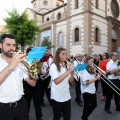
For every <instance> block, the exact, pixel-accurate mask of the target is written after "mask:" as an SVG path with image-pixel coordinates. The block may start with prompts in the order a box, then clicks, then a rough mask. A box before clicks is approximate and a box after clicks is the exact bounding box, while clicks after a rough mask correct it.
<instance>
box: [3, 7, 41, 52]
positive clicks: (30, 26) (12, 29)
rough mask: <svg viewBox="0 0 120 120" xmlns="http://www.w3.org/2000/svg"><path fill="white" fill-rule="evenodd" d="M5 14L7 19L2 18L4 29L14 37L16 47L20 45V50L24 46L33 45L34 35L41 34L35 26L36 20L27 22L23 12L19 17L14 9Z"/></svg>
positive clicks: (25, 14)
mask: <svg viewBox="0 0 120 120" xmlns="http://www.w3.org/2000/svg"><path fill="white" fill-rule="evenodd" d="M7 12H8V15H9V17H6V18H4V21H5V22H6V28H7V29H8V31H9V33H11V34H13V35H14V36H15V39H16V41H17V45H21V48H22V50H24V47H25V46H26V45H33V44H34V42H35V40H36V35H37V34H38V33H40V32H41V29H40V28H39V27H38V26H37V24H36V23H37V20H36V19H32V20H29V19H28V15H27V13H26V12H25V11H24V12H22V14H21V15H20V14H19V13H18V11H17V10H16V9H13V10H12V11H11V12H9V11H7Z"/></svg>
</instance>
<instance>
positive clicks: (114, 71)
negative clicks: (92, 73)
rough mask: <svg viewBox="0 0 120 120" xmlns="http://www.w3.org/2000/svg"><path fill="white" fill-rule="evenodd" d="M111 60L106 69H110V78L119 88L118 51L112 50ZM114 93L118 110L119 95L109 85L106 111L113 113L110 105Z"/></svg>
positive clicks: (119, 68)
mask: <svg viewBox="0 0 120 120" xmlns="http://www.w3.org/2000/svg"><path fill="white" fill-rule="evenodd" d="M110 58H111V60H110V61H109V62H108V63H107V65H106V70H107V71H109V74H108V79H109V80H110V81H111V82H112V83H113V84H114V85H115V86H117V87H118V88H120V86H119V77H120V74H119V71H120V67H118V66H117V60H118V53H117V52H112V53H111V55H110ZM113 94H114V100H115V104H116V111H120V104H119V101H120V99H119V95H118V94H117V93H115V92H114V91H113V90H112V89H111V88H110V87H109V86H108V87H107V93H106V101H105V111H106V112H107V113H109V114H112V112H111V111H110V105H111V99H112V97H113Z"/></svg>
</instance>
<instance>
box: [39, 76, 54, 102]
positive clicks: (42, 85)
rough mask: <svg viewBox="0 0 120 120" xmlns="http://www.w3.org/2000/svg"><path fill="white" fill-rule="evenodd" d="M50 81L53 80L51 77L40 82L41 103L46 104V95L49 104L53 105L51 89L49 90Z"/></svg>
mask: <svg viewBox="0 0 120 120" xmlns="http://www.w3.org/2000/svg"><path fill="white" fill-rule="evenodd" d="M50 80H51V77H48V78H47V79H45V80H40V79H39V81H40V102H41V103H43V102H44V94H45V93H46V96H47V99H48V101H49V103H50V104H52V103H51V99H50V92H51V88H48V86H49V83H50Z"/></svg>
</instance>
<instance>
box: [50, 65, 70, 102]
mask: <svg viewBox="0 0 120 120" xmlns="http://www.w3.org/2000/svg"><path fill="white" fill-rule="evenodd" d="M65 72H66V68H64V67H62V66H61V72H59V71H58V70H57V67H56V65H55V64H54V63H53V64H52V65H51V66H50V71H49V74H50V76H51V80H52V84H51V99H54V100H55V101H58V102H65V101H68V100H69V99H70V98H71V96H70V91H69V78H70V74H69V75H68V76H67V77H66V78H65V79H64V80H63V81H62V82H61V83H59V84H55V83H54V80H55V79H56V78H58V77H59V76H61V75H62V74H63V73H65Z"/></svg>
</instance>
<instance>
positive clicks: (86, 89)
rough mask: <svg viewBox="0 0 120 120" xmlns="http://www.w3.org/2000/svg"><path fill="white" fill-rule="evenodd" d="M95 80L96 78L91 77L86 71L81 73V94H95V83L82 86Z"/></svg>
mask: <svg viewBox="0 0 120 120" xmlns="http://www.w3.org/2000/svg"><path fill="white" fill-rule="evenodd" d="M94 78H95V76H94V74H93V75H91V74H90V73H88V71H87V70H86V69H84V70H83V71H82V72H80V80H81V92H82V93H85V92H87V93H91V94H95V82H93V83H90V84H87V85H83V84H82V82H83V81H86V80H92V79H94Z"/></svg>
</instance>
